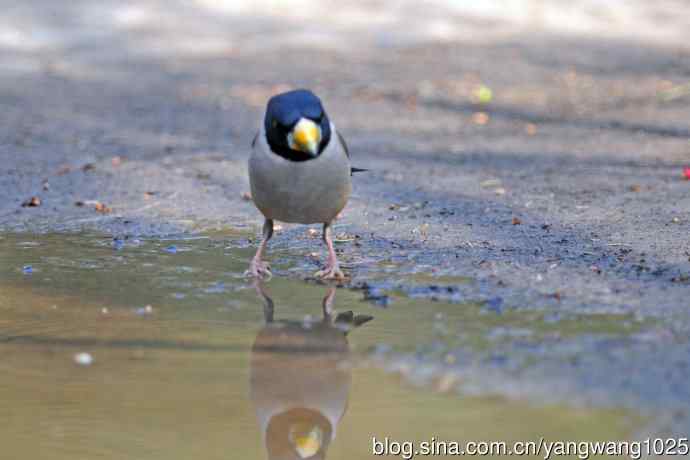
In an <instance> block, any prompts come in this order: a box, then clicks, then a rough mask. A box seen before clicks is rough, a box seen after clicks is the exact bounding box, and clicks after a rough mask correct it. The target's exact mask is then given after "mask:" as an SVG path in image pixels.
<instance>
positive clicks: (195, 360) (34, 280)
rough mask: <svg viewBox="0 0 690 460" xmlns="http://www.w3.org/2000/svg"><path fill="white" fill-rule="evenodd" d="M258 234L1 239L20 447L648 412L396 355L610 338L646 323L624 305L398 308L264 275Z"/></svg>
mask: <svg viewBox="0 0 690 460" xmlns="http://www.w3.org/2000/svg"><path fill="white" fill-rule="evenodd" d="M244 246H245V245H244V244H243V243H242V242H241V241H240V240H237V239H233V238H227V237H220V236H218V235H215V236H213V237H198V238H192V239H175V240H159V239H156V240H148V239H147V240H137V239H135V238H130V239H122V240H115V241H114V240H112V239H111V238H105V237H101V236H97V235H96V236H94V235H27V234H21V235H18V234H14V235H2V236H0V261H1V265H0V290H1V292H2V296H1V297H0V356H2V358H1V359H0V372H1V373H2V376H3V377H2V379H0V407H2V408H3V409H2V413H3V421H4V422H5V427H4V428H3V434H2V435H0V439H2V449H3V452H4V455H5V456H7V458H30V459H37V460H38V459H52V460H63V459H64V460H67V459H69V460H75V459H123V458H127V459H166V460H169V459H176V458H180V459H182V458H204V459H232V458H243V459H264V458H275V459H301V458H329V459H353V458H371V457H372V455H371V446H372V437H374V436H375V437H377V438H378V439H383V438H385V437H390V438H395V439H397V440H400V441H404V440H419V441H421V440H428V439H431V438H432V437H435V438H436V439H445V440H449V441H464V440H506V441H512V440H538V439H539V438H540V437H545V438H546V439H551V440H559V439H562V440H603V439H623V438H626V437H628V436H631V435H633V434H634V432H635V431H636V430H637V429H639V427H640V424H641V423H642V419H641V418H640V417H639V416H637V415H635V414H631V413H629V412H624V411H620V410H604V409H573V408H569V407H565V406H560V405H552V404H540V405H535V404H530V403H526V402H520V401H517V402H516V401H509V400H506V399H503V398H499V397H486V396H481V397H468V396H463V394H462V393H460V392H457V391H454V390H455V387H454V386H452V388H451V385H448V384H445V385H443V384H442V385H441V387H439V382H438V379H436V377H434V379H435V380H434V379H432V380H433V381H434V382H435V383H434V384H427V383H428V382H427V383H425V384H424V385H421V386H420V385H415V384H414V383H413V380H414V379H408V378H404V374H406V373H403V372H399V369H398V370H396V372H390V369H386V366H385V365H381V361H382V360H383V362H384V363H385V360H386V358H385V357H386V356H415V357H416V359H420V357H421V358H423V359H424V360H425V361H424V362H428V363H441V364H443V363H444V362H445V363H448V364H452V362H450V360H449V356H456V355H455V354H452V353H451V352H452V351H453V350H458V349H461V350H468V351H469V352H471V353H473V356H475V357H478V358H476V359H480V360H481V359H483V356H494V355H495V353H496V350H497V349H501V347H503V346H505V345H506V344H509V343H512V341H514V340H515V338H516V337H518V338H519V339H520V340H522V341H530V340H531V341H534V342H535V343H537V342H542V341H543V340H544V339H548V338H549V337H550V336H552V335H553V334H556V333H557V334H559V335H561V336H568V335H577V334H579V333H581V330H585V329H586V330H587V331H589V332H588V333H590V334H591V333H592V329H591V327H590V326H591V324H590V323H594V322H596V324H597V329H596V333H600V334H608V335H625V334H629V333H630V331H631V330H634V329H635V327H637V326H630V325H625V324H626V322H625V321H621V318H615V317H611V318H604V317H597V318H596V320H594V319H591V318H574V317H570V318H559V321H557V322H554V321H553V320H552V319H550V318H549V317H548V315H546V314H544V313H539V312H535V313H524V312H520V313H518V312H515V313H510V312H506V313H503V314H500V315H498V314H495V312H494V311H493V307H492V306H491V305H486V304H471V303H469V304H451V303H444V302H441V301H437V302H434V301H431V300H428V299H417V298H412V297H410V296H408V295H401V294H396V293H395V292H391V293H387V294H385V295H388V296H389V301H387V302H386V303H385V305H382V303H381V302H377V301H376V299H373V300H372V299H369V300H365V297H366V293H364V292H362V291H361V290H349V289H337V290H336V289H334V288H332V287H329V286H324V285H318V284H310V283H305V282H303V281H299V280H295V279H291V278H288V277H284V276H283V277H274V278H273V279H272V280H271V281H270V282H268V283H264V284H262V285H253V284H252V283H249V282H247V281H246V280H245V279H244V278H243V276H242V274H243V271H244V269H245V268H246V261H247V260H248V259H249V257H250V255H251V253H252V249H251V248H250V247H244ZM281 263H282V264H283V265H284V266H286V262H284V261H283V262H280V263H279V265H280V264H281ZM425 281H426V280H424V279H422V278H418V279H414V280H411V283H412V284H413V285H416V284H418V283H423V282H425ZM437 281H438V280H437ZM442 281H444V282H453V280H442ZM438 282H439V283H441V282H440V281H438ZM463 282H464V281H463ZM587 321H589V322H590V323H587ZM554 324H556V325H557V326H553V325H554ZM583 325H584V326H583ZM412 371H414V369H412ZM412 371H410V370H409V369H408V372H407V374H410V373H412V374H413V373H414V372H412ZM401 376H402V377H401ZM446 383H447V382H446ZM439 390H442V391H439Z"/></svg>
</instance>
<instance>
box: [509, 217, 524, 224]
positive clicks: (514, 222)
mask: <svg viewBox="0 0 690 460" xmlns="http://www.w3.org/2000/svg"><path fill="white" fill-rule="evenodd" d="M511 223H512V224H513V225H520V224H522V221H521V220H520V219H519V218H517V217H513V220H511Z"/></svg>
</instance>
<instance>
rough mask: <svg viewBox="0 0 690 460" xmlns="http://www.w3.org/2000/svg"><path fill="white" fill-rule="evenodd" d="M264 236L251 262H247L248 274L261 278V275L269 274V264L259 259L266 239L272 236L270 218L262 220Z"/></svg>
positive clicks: (265, 244)
mask: <svg viewBox="0 0 690 460" xmlns="http://www.w3.org/2000/svg"><path fill="white" fill-rule="evenodd" d="M263 233H264V237H263V240H262V241H261V244H260V245H259V249H257V250H256V254H255V255H254V258H253V259H252V262H251V264H249V270H248V274H249V275H251V276H254V277H256V278H261V277H262V276H263V275H266V276H269V277H270V276H271V266H270V265H268V264H267V263H266V262H263V261H262V260H261V257H262V256H263V253H264V250H266V246H267V245H268V240H270V239H271V237H272V236H273V221H272V220H271V219H266V221H265V222H264V232H263Z"/></svg>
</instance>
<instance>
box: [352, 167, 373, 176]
mask: <svg viewBox="0 0 690 460" xmlns="http://www.w3.org/2000/svg"><path fill="white" fill-rule="evenodd" d="M364 171H369V170H368V169H362V168H350V175H353V174H354V173H356V172H364Z"/></svg>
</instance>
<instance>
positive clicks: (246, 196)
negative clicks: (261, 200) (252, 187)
mask: <svg viewBox="0 0 690 460" xmlns="http://www.w3.org/2000/svg"><path fill="white" fill-rule="evenodd" d="M242 199H243V200H244V201H252V194H251V193H249V192H244V193H243V194H242Z"/></svg>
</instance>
